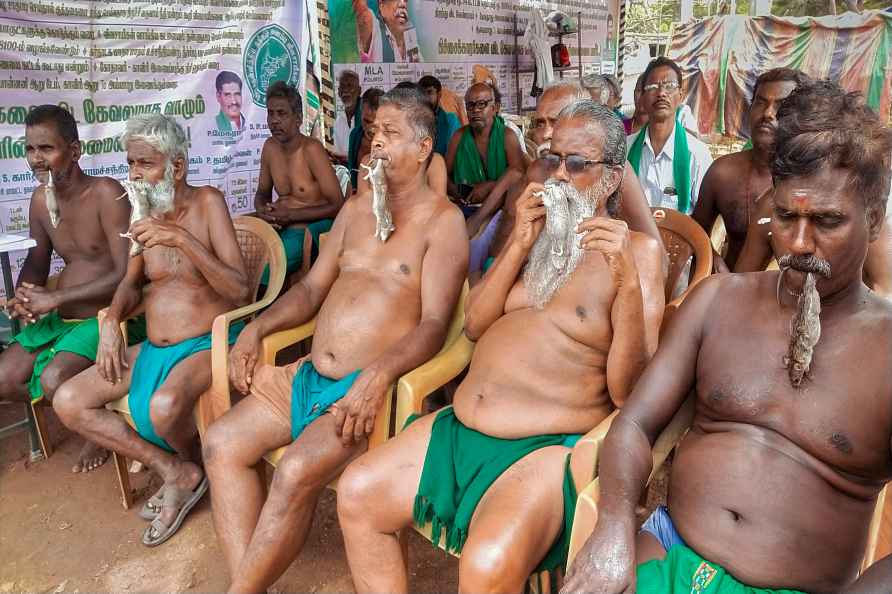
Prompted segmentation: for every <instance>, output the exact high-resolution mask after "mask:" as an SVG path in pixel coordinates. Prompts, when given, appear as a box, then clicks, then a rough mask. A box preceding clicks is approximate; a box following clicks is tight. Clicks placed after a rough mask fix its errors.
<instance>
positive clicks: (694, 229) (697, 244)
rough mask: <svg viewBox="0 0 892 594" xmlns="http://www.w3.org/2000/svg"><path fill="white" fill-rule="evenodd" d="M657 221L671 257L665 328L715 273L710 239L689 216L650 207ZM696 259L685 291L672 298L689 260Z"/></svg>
mask: <svg viewBox="0 0 892 594" xmlns="http://www.w3.org/2000/svg"><path fill="white" fill-rule="evenodd" d="M650 210H651V213H653V217H654V222H656V224H657V228H658V229H659V230H660V237H661V238H662V240H663V245H664V246H665V247H666V252H667V253H668V254H669V274H668V276H667V278H666V311H665V313H664V314H663V324H662V327H664V328H665V327H666V321H667V320H668V319H669V318H670V317H672V315H673V314H674V313H675V310H676V309H678V307H679V306H680V305H681V303H682V301H684V298H685V297H686V296H687V295H688V294H689V293H690V291H691V289H692V288H693V287H694V285H696V284H697V283H699V282H700V281H701V280H703V279H704V278H706V277H707V276H709V275H710V274H712V243H710V240H709V236H708V235H707V234H706V232H705V231H703V229H702V228H701V227H700V225H698V224H697V222H696V221H695V220H694V219H692V218H691V217H689V216H688V215H685V214H682V213H680V212H678V211H677V210H673V209H671V208H651V209H650ZM691 257H693V258H694V273H693V274H692V275H691V279H690V282H689V283H688V286H687V288H686V289H685V290H684V292H683V293H682V294H681V295H679V296H678V297H676V298H675V299H672V291H673V289H674V288H675V286H676V285H677V284H678V281H679V279H680V277H681V274H682V272H684V271H685V269H686V265H687V262H688V259H690V258H691Z"/></svg>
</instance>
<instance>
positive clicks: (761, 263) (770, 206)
mask: <svg viewBox="0 0 892 594" xmlns="http://www.w3.org/2000/svg"><path fill="white" fill-rule="evenodd" d="M889 162H890V165H892V160H890V161H889ZM889 201H892V194H890V196H889V197H888V198H887V206H886V221H885V222H884V223H883V226H882V227H881V228H880V230H879V232H878V233H877V236H876V239H874V240H873V241H872V242H870V245H868V246H867V257H866V258H865V259H864V282H866V283H867V286H868V287H870V288H871V289H872V290H873V291H874V292H875V293H876V294H878V295H881V296H883V297H885V298H887V299H892V212H890V211H889ZM773 216H774V199H773V193H772V192H768V193H766V194H765V195H764V196H762V197H761V198H760V199H759V201H758V202H757V203H756V211H755V213H753V216H752V217H751V220H750V224H749V228H748V229H747V232H746V241H745V242H744V244H743V249H742V250H741V252H740V257H739V258H738V260H737V263H736V264H735V266H734V272H756V271H759V270H765V267H766V266H767V265H768V263H769V262H770V261H771V258H772V257H773V254H772V251H771V220H772V217H773Z"/></svg>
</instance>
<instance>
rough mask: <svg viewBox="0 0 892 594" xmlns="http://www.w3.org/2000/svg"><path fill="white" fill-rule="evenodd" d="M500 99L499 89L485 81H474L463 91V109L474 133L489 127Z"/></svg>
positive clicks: (497, 109)
mask: <svg viewBox="0 0 892 594" xmlns="http://www.w3.org/2000/svg"><path fill="white" fill-rule="evenodd" d="M501 100H502V97H501V95H500V94H499V90H498V89H496V88H495V87H493V86H490V85H488V84H486V83H475V84H473V85H471V86H470V87H469V88H468V90H467V91H466V92H465V110H466V111H467V112H468V123H469V124H470V125H471V131H472V132H474V133H475V134H476V133H479V132H481V131H483V130H487V129H489V127H490V126H491V125H492V123H493V120H494V119H495V117H496V114H497V113H498V111H499V104H500V103H501Z"/></svg>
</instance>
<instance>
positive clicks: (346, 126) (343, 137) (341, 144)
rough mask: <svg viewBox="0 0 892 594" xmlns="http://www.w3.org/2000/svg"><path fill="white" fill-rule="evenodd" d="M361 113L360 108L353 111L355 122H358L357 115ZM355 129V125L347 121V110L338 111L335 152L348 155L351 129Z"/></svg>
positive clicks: (335, 123) (335, 129) (335, 124)
mask: <svg viewBox="0 0 892 594" xmlns="http://www.w3.org/2000/svg"><path fill="white" fill-rule="evenodd" d="M358 115H359V110H357V111H355V112H354V113H353V123H354V124H355V123H356V116H358ZM352 129H353V126H351V125H350V123H349V122H348V121H347V112H346V111H340V112H338V117H336V118H335V122H334V145H335V153H336V154H338V155H346V154H347V149H348V147H349V144H350V130H352Z"/></svg>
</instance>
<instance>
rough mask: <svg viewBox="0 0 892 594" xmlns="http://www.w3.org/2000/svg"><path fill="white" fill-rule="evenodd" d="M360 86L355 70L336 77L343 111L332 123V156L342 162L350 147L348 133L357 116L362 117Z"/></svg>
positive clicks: (345, 159) (342, 72)
mask: <svg viewBox="0 0 892 594" xmlns="http://www.w3.org/2000/svg"><path fill="white" fill-rule="evenodd" d="M361 94H362V86H361V85H360V83H359V75H358V74H356V71H355V70H342V71H341V74H340V75H338V99H340V100H341V105H342V106H343V108H344V109H343V110H342V111H339V112H338V115H337V117H336V118H335V122H334V156H335V158H336V159H338V160H339V161H342V162H346V161H347V153H348V149H349V145H350V131H351V130H352V129H353V128H354V127H355V126H356V124H357V120H358V119H359V118H357V116H360V117H361V116H362V111H361V109H360V105H361V103H360V100H359V97H360V95H361Z"/></svg>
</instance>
